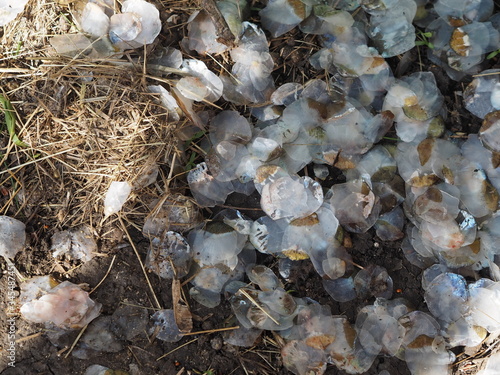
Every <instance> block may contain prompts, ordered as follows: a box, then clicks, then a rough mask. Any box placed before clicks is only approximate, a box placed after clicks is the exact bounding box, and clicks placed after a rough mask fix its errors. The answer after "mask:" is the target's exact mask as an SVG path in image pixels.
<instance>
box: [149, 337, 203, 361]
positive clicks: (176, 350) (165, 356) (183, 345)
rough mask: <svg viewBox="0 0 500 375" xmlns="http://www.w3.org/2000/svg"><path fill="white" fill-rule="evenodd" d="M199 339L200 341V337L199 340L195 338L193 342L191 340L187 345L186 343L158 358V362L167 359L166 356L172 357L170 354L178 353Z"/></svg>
mask: <svg viewBox="0 0 500 375" xmlns="http://www.w3.org/2000/svg"><path fill="white" fill-rule="evenodd" d="M199 339H200V338H199V337H197V338H195V339H193V340H191V341H188V342H187V343H185V344H182V345H180V346H178V347H177V348H175V349H173V350H171V351H169V352H168V353H166V354H163V355H162V356H161V357H158V358H156V360H157V361H159V360H160V359H163V358H165V357H166V356H168V355H170V354H172V353H174V352H176V351H177V350H179V349H181V348H183V347H185V346H186V345H189V344H191V343H193V342H195V341H196V340H199Z"/></svg>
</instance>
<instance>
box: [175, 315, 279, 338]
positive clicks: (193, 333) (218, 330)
mask: <svg viewBox="0 0 500 375" xmlns="http://www.w3.org/2000/svg"><path fill="white" fill-rule="evenodd" d="M271 319H272V318H271ZM238 328H240V326H236V327H226V328H217V329H209V330H206V331H198V332H189V333H183V335H184V336H193V335H201V334H204V333H214V332H223V331H232V330H234V329H238Z"/></svg>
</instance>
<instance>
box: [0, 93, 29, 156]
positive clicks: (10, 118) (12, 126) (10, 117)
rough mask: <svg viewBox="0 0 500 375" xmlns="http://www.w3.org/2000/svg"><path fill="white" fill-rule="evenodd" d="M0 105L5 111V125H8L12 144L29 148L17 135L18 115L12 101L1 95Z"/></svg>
mask: <svg viewBox="0 0 500 375" xmlns="http://www.w3.org/2000/svg"><path fill="white" fill-rule="evenodd" d="M0 105H1V106H2V109H3V114H4V116H5V124H6V125H7V131H8V132H9V136H10V138H11V139H12V142H14V144H16V145H18V146H20V147H29V146H28V145H27V144H26V143H24V142H23V141H21V140H20V139H19V137H18V136H17V134H16V113H15V112H14V107H12V104H11V103H10V101H9V100H8V99H7V98H6V97H5V96H3V95H0Z"/></svg>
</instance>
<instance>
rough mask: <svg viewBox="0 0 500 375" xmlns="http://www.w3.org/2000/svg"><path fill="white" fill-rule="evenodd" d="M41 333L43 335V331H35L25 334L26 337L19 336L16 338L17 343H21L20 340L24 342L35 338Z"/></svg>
mask: <svg viewBox="0 0 500 375" xmlns="http://www.w3.org/2000/svg"><path fill="white" fill-rule="evenodd" d="M41 335H43V333H42V332H37V333H33V334H32V335H28V336H24V337H21V338H18V339H17V340H16V343H20V342H23V341H27V340H31V339H34V338H36V337H38V336H41Z"/></svg>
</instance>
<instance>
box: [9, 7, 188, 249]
mask: <svg viewBox="0 0 500 375" xmlns="http://www.w3.org/2000/svg"><path fill="white" fill-rule="evenodd" d="M169 3H172V2H162V4H159V5H160V6H169ZM174 3H176V4H178V3H179V2H174ZM183 3H184V5H187V3H188V2H183ZM73 5H74V4H73ZM178 5H179V4H178ZM160 9H161V8H160ZM165 9H167V8H165ZM70 15H71V9H70V8H67V7H62V6H59V5H57V4H56V3H53V2H46V1H39V2H37V1H32V2H30V3H29V4H28V6H27V8H26V10H25V12H24V16H23V15H21V16H19V17H18V18H17V19H16V20H15V21H13V22H12V23H10V24H9V25H7V26H6V27H5V28H4V30H3V31H4V33H3V36H2V46H1V47H0V82H1V84H2V85H1V88H2V93H3V95H4V96H5V97H6V98H8V99H9V100H10V102H11V103H12V105H13V107H14V110H15V112H16V117H17V126H16V134H17V135H18V136H19V137H20V138H21V139H22V140H23V141H24V142H25V143H27V144H28V145H29V146H28V147H19V146H16V145H14V144H13V143H12V141H11V140H10V138H9V135H8V134H7V132H2V133H0V165H1V167H0V193H1V194H0V214H1V215H10V216H15V217H18V218H20V219H22V220H23V221H24V222H26V223H27V224H28V226H31V227H32V228H33V229H34V231H35V234H36V235H35V244H34V245H36V242H37V240H39V238H38V237H41V235H42V234H44V233H45V232H47V231H49V230H48V228H50V229H60V228H63V227H64V228H67V227H75V226H79V225H82V224H87V225H90V226H92V227H93V228H94V229H95V231H96V233H98V234H101V235H103V234H104V232H105V231H106V230H107V229H103V228H104V227H103V224H105V223H103V220H102V219H103V196H104V194H105V192H106V191H107V188H108V187H109V184H110V183H111V182H112V181H114V180H119V181H129V182H132V183H133V182H134V181H135V180H136V179H137V178H138V176H140V175H141V173H142V172H143V171H144V170H145V169H147V168H148V167H150V166H151V165H154V164H155V163H156V164H159V165H160V167H161V168H160V179H159V181H157V183H156V184H155V185H154V186H152V187H148V188H146V189H142V190H135V191H134V193H133V194H132V197H131V199H129V202H128V204H127V206H126V210H125V211H126V213H127V222H129V223H131V224H132V225H133V226H135V227H136V228H141V227H142V223H143V221H144V217H145V215H146V214H147V212H148V207H149V205H150V204H151V202H152V201H153V200H154V199H155V198H158V197H159V196H161V195H163V194H167V193H168V192H169V191H168V190H169V182H170V179H169V171H170V169H169V168H170V162H171V160H172V158H173V157H174V155H176V159H177V160H182V159H183V155H182V152H181V151H180V150H179V148H178V141H177V139H176V137H175V135H174V131H175V130H176V129H179V128H181V127H182V126H184V125H185V123H170V122H168V121H167V118H168V116H167V115H168V114H167V112H166V110H165V109H164V108H163V107H162V106H161V105H159V104H158V101H157V100H156V99H157V98H155V97H154V96H153V95H152V94H150V93H148V91H147V85H149V84H157V82H154V83H153V82H151V80H149V81H148V79H147V78H146V77H148V76H147V74H145V73H146V72H145V71H144V70H143V68H144V66H145V65H144V64H143V63H141V62H140V61H141V59H143V58H144V57H147V56H146V55H147V53H148V52H150V51H149V50H146V52H144V53H143V52H140V51H139V52H138V53H137V54H136V55H135V56H134V52H132V53H131V54H128V55H126V56H125V57H124V58H123V59H121V60H120V61H114V60H112V59H106V60H101V61H99V60H90V59H85V58H78V59H67V58H63V57H60V56H57V55H55V54H54V53H53V51H52V49H51V47H50V46H49V44H48V38H49V37H50V36H52V35H54V34H61V33H65V32H68V30H69V29H70V28H71V27H73V26H71V18H70ZM134 61H139V62H134ZM142 61H144V60H142ZM170 172H171V171H170ZM170 177H172V174H171V173H170ZM113 220H116V218H114V219H113V218H110V219H108V221H113ZM42 232H43V233H42ZM39 235H40V236H39Z"/></svg>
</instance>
